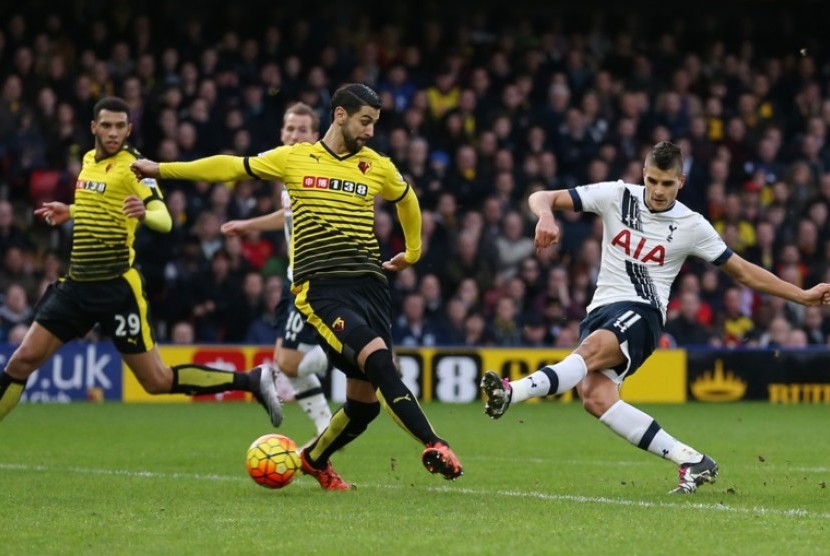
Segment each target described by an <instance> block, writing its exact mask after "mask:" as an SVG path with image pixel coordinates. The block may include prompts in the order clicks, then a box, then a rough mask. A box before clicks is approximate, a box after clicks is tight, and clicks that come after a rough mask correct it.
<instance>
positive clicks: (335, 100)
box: [331, 83, 382, 118]
mask: <svg viewBox="0 0 830 556" xmlns="http://www.w3.org/2000/svg"><path fill="white" fill-rule="evenodd" d="M381 105H382V103H381V100H380V97H379V96H378V94H377V93H376V92H375V91H374V90H372V88H371V87H367V86H366V85H364V84H363V83H349V84H348V85H343V86H342V87H340V88H339V89H337V90H336V91H335V92H334V95H332V97H331V115H332V118H334V110H335V108H337V107H338V106H342V107H343V109H344V110H345V111H346V114H348V115H349V116H351V115H352V114H354V113H355V112H357V111H358V110H360V109H361V108H362V107H364V106H371V107H372V108H377V109H380V107H381Z"/></svg>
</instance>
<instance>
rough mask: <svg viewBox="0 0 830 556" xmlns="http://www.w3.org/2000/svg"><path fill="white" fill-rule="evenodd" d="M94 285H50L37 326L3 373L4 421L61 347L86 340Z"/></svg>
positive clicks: (0, 410)
mask: <svg viewBox="0 0 830 556" xmlns="http://www.w3.org/2000/svg"><path fill="white" fill-rule="evenodd" d="M88 289H92V290H95V285H94V283H86V284H80V285H79V284H78V283H77V282H74V281H73V280H71V279H66V280H62V281H60V282H56V283H53V284H51V285H49V287H48V288H47V289H46V292H45V293H44V294H43V297H41V299H40V300H39V301H38V303H37V307H36V308H35V317H34V323H33V324H32V326H30V327H29V330H28V331H27V332H26V335H25V336H24V337H23V341H22V342H21V343H20V345H19V346H18V347H17V349H16V350H15V351H14V353H13V354H12V356H11V357H10V358H9V361H8V363H6V367H5V369H3V371H2V372H0V420H2V419H3V418H4V417H5V416H6V415H7V414H8V413H9V412H10V411H11V410H12V409H14V408H15V407H16V406H17V404H18V402H19V401H20V397H21V395H22V394H23V390H24V389H25V387H26V380H27V379H28V378H29V376H30V375H31V374H32V373H34V372H35V370H37V368H38V367H40V366H41V365H42V364H43V363H44V362H45V361H46V360H47V359H49V357H51V356H52V354H54V353H55V352H56V351H57V350H58V348H60V347H61V345H63V344H65V343H66V342H68V341H70V340H72V339H75V338H78V337H80V336H83V335H84V334H86V333H87V332H88V331H89V329H90V328H92V326H93V324H94V323H95V321H94V318H93V317H92V316H90V314H89V310H88V307H87V306H86V303H85V299H86V298H88V297H90V294H89V292H88V291H86V290H88Z"/></svg>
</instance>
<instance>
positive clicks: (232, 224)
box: [220, 209, 285, 236]
mask: <svg viewBox="0 0 830 556" xmlns="http://www.w3.org/2000/svg"><path fill="white" fill-rule="evenodd" d="M284 227H285V209H280V210H278V211H275V212H272V213H271V214H263V215H262V216H257V217H256V218H248V219H247V220H229V221H228V222H225V223H224V224H222V227H221V228H220V229H221V230H222V233H223V234H225V235H226V236H244V235H245V234H249V233H251V232H270V231H274V230H282V229H283V228H284Z"/></svg>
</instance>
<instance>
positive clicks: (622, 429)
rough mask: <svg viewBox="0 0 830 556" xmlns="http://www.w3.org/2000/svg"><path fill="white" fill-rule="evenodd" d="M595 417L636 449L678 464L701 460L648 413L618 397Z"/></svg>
mask: <svg viewBox="0 0 830 556" xmlns="http://www.w3.org/2000/svg"><path fill="white" fill-rule="evenodd" d="M599 420H600V421H602V422H603V423H605V424H606V425H607V426H608V428H609V429H611V430H612V431H614V432H615V433H617V434H618V435H620V436H622V437H623V438H625V439H626V440H628V441H629V442H631V443H632V444H634V445H635V446H637V447H638V448H640V449H642V450H646V451H648V452H651V453H652V454H655V455H657V456H660V457H661V458H664V459H669V460H671V461H673V462H674V463H676V464H678V465H681V464H683V463H690V462H694V463H696V462H699V461H701V460H702V459H703V454H701V453H700V452H698V451H696V450H694V449H693V448H690V447H689V446H686V445H685V444H683V443H682V442H680V441H679V440H677V439H676V438H674V437H673V436H671V435H670V434H669V433H667V432H666V431H664V430H663V428H662V427H661V426H660V425H659V424H658V423H657V421H655V420H654V419H653V418H652V417H651V416H650V415H648V414H647V413H644V412H643V411H640V410H639V409H637V408H636V407H634V406H632V405H629V404H627V403H625V402H624V401H622V400H619V401H617V403H615V404H614V405H612V406H611V407H610V408H609V409H608V411H606V412H605V413H603V414H602V417H600V418H599Z"/></svg>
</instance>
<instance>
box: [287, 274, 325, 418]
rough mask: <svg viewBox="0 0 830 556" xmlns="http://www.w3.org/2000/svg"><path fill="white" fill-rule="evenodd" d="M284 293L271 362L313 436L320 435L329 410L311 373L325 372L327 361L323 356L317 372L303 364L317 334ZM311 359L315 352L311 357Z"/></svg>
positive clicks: (313, 364)
mask: <svg viewBox="0 0 830 556" xmlns="http://www.w3.org/2000/svg"><path fill="white" fill-rule="evenodd" d="M285 292H286V293H285V294H284V295H283V298H282V299H281V300H280V302H279V304H278V305H277V330H278V334H279V336H278V338H277V341H276V345H275V346H274V362H275V364H276V365H277V368H278V369H279V370H280V371H281V372H282V373H283V374H284V375H285V376H286V377H287V378H288V381H289V382H290V383H291V387H292V388H293V389H294V397H295V399H296V400H297V403H299V404H300V407H302V408H303V411H304V412H305V414H306V415H308V418H309V419H311V422H312V423H314V428H315V430H316V434H320V433H321V432H322V431H323V430H324V429H325V428H326V426H327V425H328V423H329V420H330V419H331V409H330V408H329V404H328V401H327V400H326V397H325V395H324V394H323V386H322V384H321V383H320V378H319V377H318V376H317V375H316V374H314V373H315V372H316V371H317V370H325V368H326V367H325V366H327V364H328V359H327V358H326V356H325V354H323V366H320V368H319V369H317V368H315V361H314V360H312V361H311V362H310V363H309V364H305V365H304V362H305V361H306V357H307V355H306V354H307V353H309V352H312V351H313V350H312V346H313V345H314V344H316V343H317V341H318V336H317V331H316V330H314V328H313V327H311V326H308V325H306V322H305V318H304V317H303V315H302V314H301V313H300V312H299V311H298V310H297V308H296V306H295V304H294V296H293V295H289V294H288V293H287V290H285ZM320 351H322V349H321V348H320ZM314 358H316V353H315V355H313V356H312V359H314ZM309 367H311V368H309ZM301 368H302V372H301Z"/></svg>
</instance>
